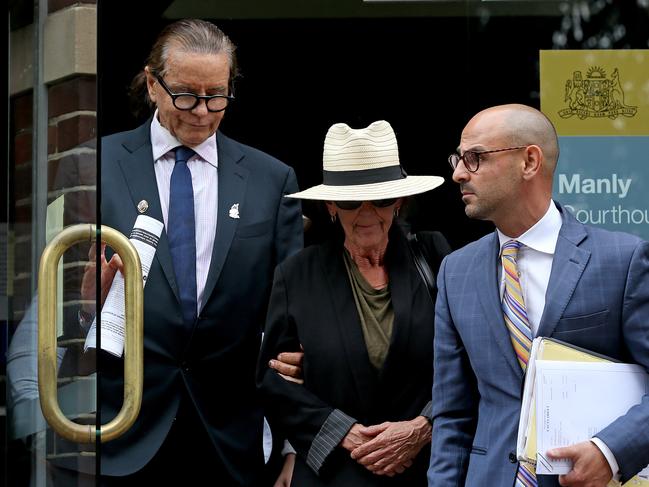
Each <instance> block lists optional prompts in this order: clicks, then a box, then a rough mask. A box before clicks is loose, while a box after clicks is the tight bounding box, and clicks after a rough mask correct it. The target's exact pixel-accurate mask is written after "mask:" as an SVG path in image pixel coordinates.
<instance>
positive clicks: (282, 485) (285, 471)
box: [273, 453, 295, 487]
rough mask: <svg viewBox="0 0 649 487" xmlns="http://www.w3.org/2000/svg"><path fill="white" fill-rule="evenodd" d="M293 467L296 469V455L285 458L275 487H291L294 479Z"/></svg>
mask: <svg viewBox="0 0 649 487" xmlns="http://www.w3.org/2000/svg"><path fill="white" fill-rule="evenodd" d="M293 467H295V453H289V454H288V455H286V456H285V457H284V466H283V467H282V471H281V472H280V473H279V477H277V480H276V481H275V483H274V484H273V487H290V486H291V479H292V478H293Z"/></svg>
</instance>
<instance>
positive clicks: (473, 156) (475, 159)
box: [448, 145, 528, 172]
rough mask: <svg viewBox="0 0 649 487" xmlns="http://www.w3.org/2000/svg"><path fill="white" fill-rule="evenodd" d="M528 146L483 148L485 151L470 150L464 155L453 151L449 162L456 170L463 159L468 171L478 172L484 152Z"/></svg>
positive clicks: (491, 152)
mask: <svg viewBox="0 0 649 487" xmlns="http://www.w3.org/2000/svg"><path fill="white" fill-rule="evenodd" d="M527 147H528V146H527V145H519V146H517V147H506V148H504V149H494V150H483V151H474V150H468V151H466V152H465V153H464V154H462V155H459V154H457V153H453V154H451V155H450V156H448V163H449V164H450V165H451V167H452V168H453V171H455V168H457V166H458V164H459V163H460V161H463V162H464V167H465V168H466V170H467V171H469V172H476V171H477V170H478V169H479V168H480V156H481V155H483V154H493V153H494V152H505V151H508V150H517V149H525V148H527Z"/></svg>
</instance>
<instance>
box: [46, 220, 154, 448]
mask: <svg viewBox="0 0 649 487" xmlns="http://www.w3.org/2000/svg"><path fill="white" fill-rule="evenodd" d="M96 238H97V227H96V225H92V224H79V225H72V226H69V227H67V228H65V229H63V230H62V231H61V232H60V233H59V234H58V235H57V236H56V237H54V238H53V239H52V241H51V242H50V243H49V244H48V245H47V247H46V248H45V250H44V251H43V254H42V255H41V261H40V266H39V270H38V391H39V396H40V402H41V409H42V411H43V416H44V417H45V420H46V421H47V422H48V423H49V425H50V426H51V428H52V429H53V430H54V431H56V433H58V434H59V435H60V436H61V437H63V438H65V439H67V440H70V441H74V442H77V443H94V442H95V441H96V440H100V441H102V442H105V441H110V440H113V439H115V438H118V437H119V436H121V435H122V434H124V433H125V432H126V431H127V430H128V429H129V428H130V427H131V426H132V425H133V423H134V422H135V420H136V419H137V415H138V413H139V412H140V406H141V404H142V384H143V375H144V365H143V356H144V352H143V341H144V330H143V325H142V323H143V321H142V318H143V311H142V305H143V302H144V292H143V284H142V267H141V264H140V257H139V255H138V253H137V251H136V250H135V247H133V245H132V244H131V242H130V241H129V240H128V238H127V237H125V236H124V235H122V234H121V233H120V232H118V231H117V230H115V229H113V228H110V227H107V226H102V227H101V240H102V241H103V242H106V243H107V244H108V245H109V246H110V247H112V248H113V249H114V250H115V251H116V252H117V253H118V254H119V256H120V257H121V258H122V262H123V264H124V294H125V301H126V302H125V309H126V324H125V342H124V402H123V403H122V409H121V410H120V411H119V413H118V414H117V416H116V417H115V418H114V419H113V420H112V421H110V422H109V423H108V424H105V425H101V427H100V428H99V429H96V428H95V426H93V425H82V424H77V423H75V422H73V421H70V420H69V419H68V418H66V417H65V415H64V414H63V412H62V411H61V408H60V407H59V402H58V397H57V381H56V376H57V370H56V369H57V360H56V348H57V344H56V300H57V296H56V294H57V287H56V273H57V268H58V263H59V260H60V258H61V256H62V255H63V253H64V252H65V251H66V249H68V248H69V247H70V246H72V245H74V244H75V243H78V242H82V241H91V242H92V241H94V240H95V239H96ZM97 402H98V403H99V402H100V401H97Z"/></svg>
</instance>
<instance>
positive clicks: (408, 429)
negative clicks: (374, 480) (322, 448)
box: [352, 416, 432, 477]
mask: <svg viewBox="0 0 649 487" xmlns="http://www.w3.org/2000/svg"><path fill="white" fill-rule="evenodd" d="M359 432H360V433H361V434H364V435H367V436H370V437H373V438H372V440H371V441H368V442H367V443H365V444H363V445H361V446H359V447H358V448H356V449H354V451H352V458H353V459H354V460H356V461H357V462H358V463H360V464H361V465H363V466H365V468H367V469H368V470H369V471H370V472H372V473H375V474H377V475H387V476H389V477H393V476H394V475H396V474H398V473H403V471H404V470H405V469H406V468H408V467H410V466H411V465H412V462H413V460H414V458H415V457H416V456H417V454H418V453H419V451H420V450H421V449H422V448H423V446H424V445H425V444H427V443H428V442H430V438H431V433H432V427H431V425H430V423H429V422H428V420H427V419H426V418H424V417H423V416H417V417H416V418H415V419H413V420H411V421H399V422H395V423H391V422H386V423H382V424H379V425H375V426H368V427H366V428H362V429H361V430H360V431H359Z"/></svg>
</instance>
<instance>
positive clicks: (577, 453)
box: [428, 105, 649, 487]
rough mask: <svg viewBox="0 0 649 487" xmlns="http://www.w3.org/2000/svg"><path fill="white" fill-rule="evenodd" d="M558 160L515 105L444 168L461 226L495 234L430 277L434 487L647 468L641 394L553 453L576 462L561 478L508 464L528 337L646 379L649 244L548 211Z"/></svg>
mask: <svg viewBox="0 0 649 487" xmlns="http://www.w3.org/2000/svg"><path fill="white" fill-rule="evenodd" d="M558 157H559V149H558V140H557V135H556V131H555V130H554V127H553V126H552V123H551V122H550V121H549V120H548V119H547V118H546V117H545V116H544V115H543V114H542V113H541V112H539V111H538V110H535V109H533V108H531V107H527V106H524V105H504V106H497V107H493V108H489V109H487V110H484V111H482V112H480V113H478V114H477V115H476V116H474V117H473V118H472V119H471V120H470V121H469V123H468V124H467V125H466V127H465V128H464V130H463V132H462V138H461V141H460V146H459V147H458V150H457V153H456V154H453V155H451V156H450V157H449V162H450V163H451V166H452V167H453V171H454V172H453V179H454V180H455V182H457V183H458V184H459V185H460V191H461V193H462V200H463V201H464V203H465V205H466V206H465V211H466V214H467V216H469V217H470V218H477V219H480V220H489V221H492V222H493V223H494V224H495V226H496V231H495V232H494V233H492V234H490V235H487V236H485V237H483V238H482V239H480V240H478V241H476V242H473V243H471V244H469V245H467V246H466V247H464V248H462V249H460V250H458V251H456V252H453V253H452V254H450V255H449V256H448V257H447V258H446V259H445V260H444V262H443V263H442V266H441V268H440V271H439V277H438V286H439V293H438V297H437V306H436V316H435V360H434V366H435V368H434V380H433V384H434V385H433V417H434V423H433V441H432V452H431V461H430V468H429V471H428V483H429V486H431V487H446V486H449V487H450V486H453V487H457V486H464V485H466V486H468V487H481V486H487V487H511V486H512V485H515V486H519V485H522V486H535V485H539V486H557V485H570V486H589V487H597V486H605V485H606V484H607V483H608V481H609V480H610V479H611V478H612V477H613V476H617V477H619V478H620V479H621V480H622V481H626V480H628V479H629V478H630V477H632V476H634V475H635V474H636V473H637V472H639V471H640V470H641V469H642V468H644V467H645V466H646V465H647V464H649V397H648V396H645V397H644V398H643V401H642V402H641V404H639V405H637V406H635V407H633V408H632V409H630V410H629V411H628V413H627V414H625V415H624V416H621V417H620V418H618V419H616V420H615V421H614V422H613V423H611V424H610V425H609V426H608V427H606V428H604V429H603V430H602V431H600V432H599V433H597V434H596V436H595V437H593V438H591V439H590V440H589V441H585V442H582V443H578V444H576V445H572V446H570V447H566V448H559V449H556V450H554V451H551V452H549V453H548V454H549V455H550V456H552V457H557V458H569V459H571V460H572V462H573V469H572V471H571V472H570V473H568V474H567V475H562V476H559V477H557V476H539V477H538V479H537V478H536V476H535V474H534V472H533V471H529V470H527V469H525V468H524V466H520V465H519V464H518V462H517V461H516V453H515V452H516V434H517V427H518V418H519V415H520V406H521V390H522V384H523V377H524V370H525V368H526V366H527V358H528V357H529V345H530V343H531V340H532V339H533V338H534V337H536V336H546V337H553V338H557V339H560V340H563V341H566V342H570V343H572V344H574V345H577V346H580V347H584V348H587V349H590V350H592V351H594V352H598V353H601V354H605V355H608V356H610V357H613V358H616V359H619V360H621V361H623V362H634V363H638V364H640V365H642V366H643V367H644V368H645V369H649V246H648V244H647V242H644V241H642V240H641V239H639V238H637V237H634V236H631V235H628V234H624V233H613V232H608V231H605V230H602V229H598V228H594V227H589V226H585V225H582V224H581V223H579V222H578V221H577V220H576V219H575V218H574V217H573V216H572V215H571V214H570V213H568V211H566V210H565V209H564V208H563V207H562V206H561V205H560V204H559V203H557V202H555V201H553V200H552V197H551V194H552V179H553V173H554V170H555V168H556V165H557V160H558ZM503 255H504V259H503V258H502V256H503ZM611 400H614V398H611ZM593 407H596V405H594V406H593Z"/></svg>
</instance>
